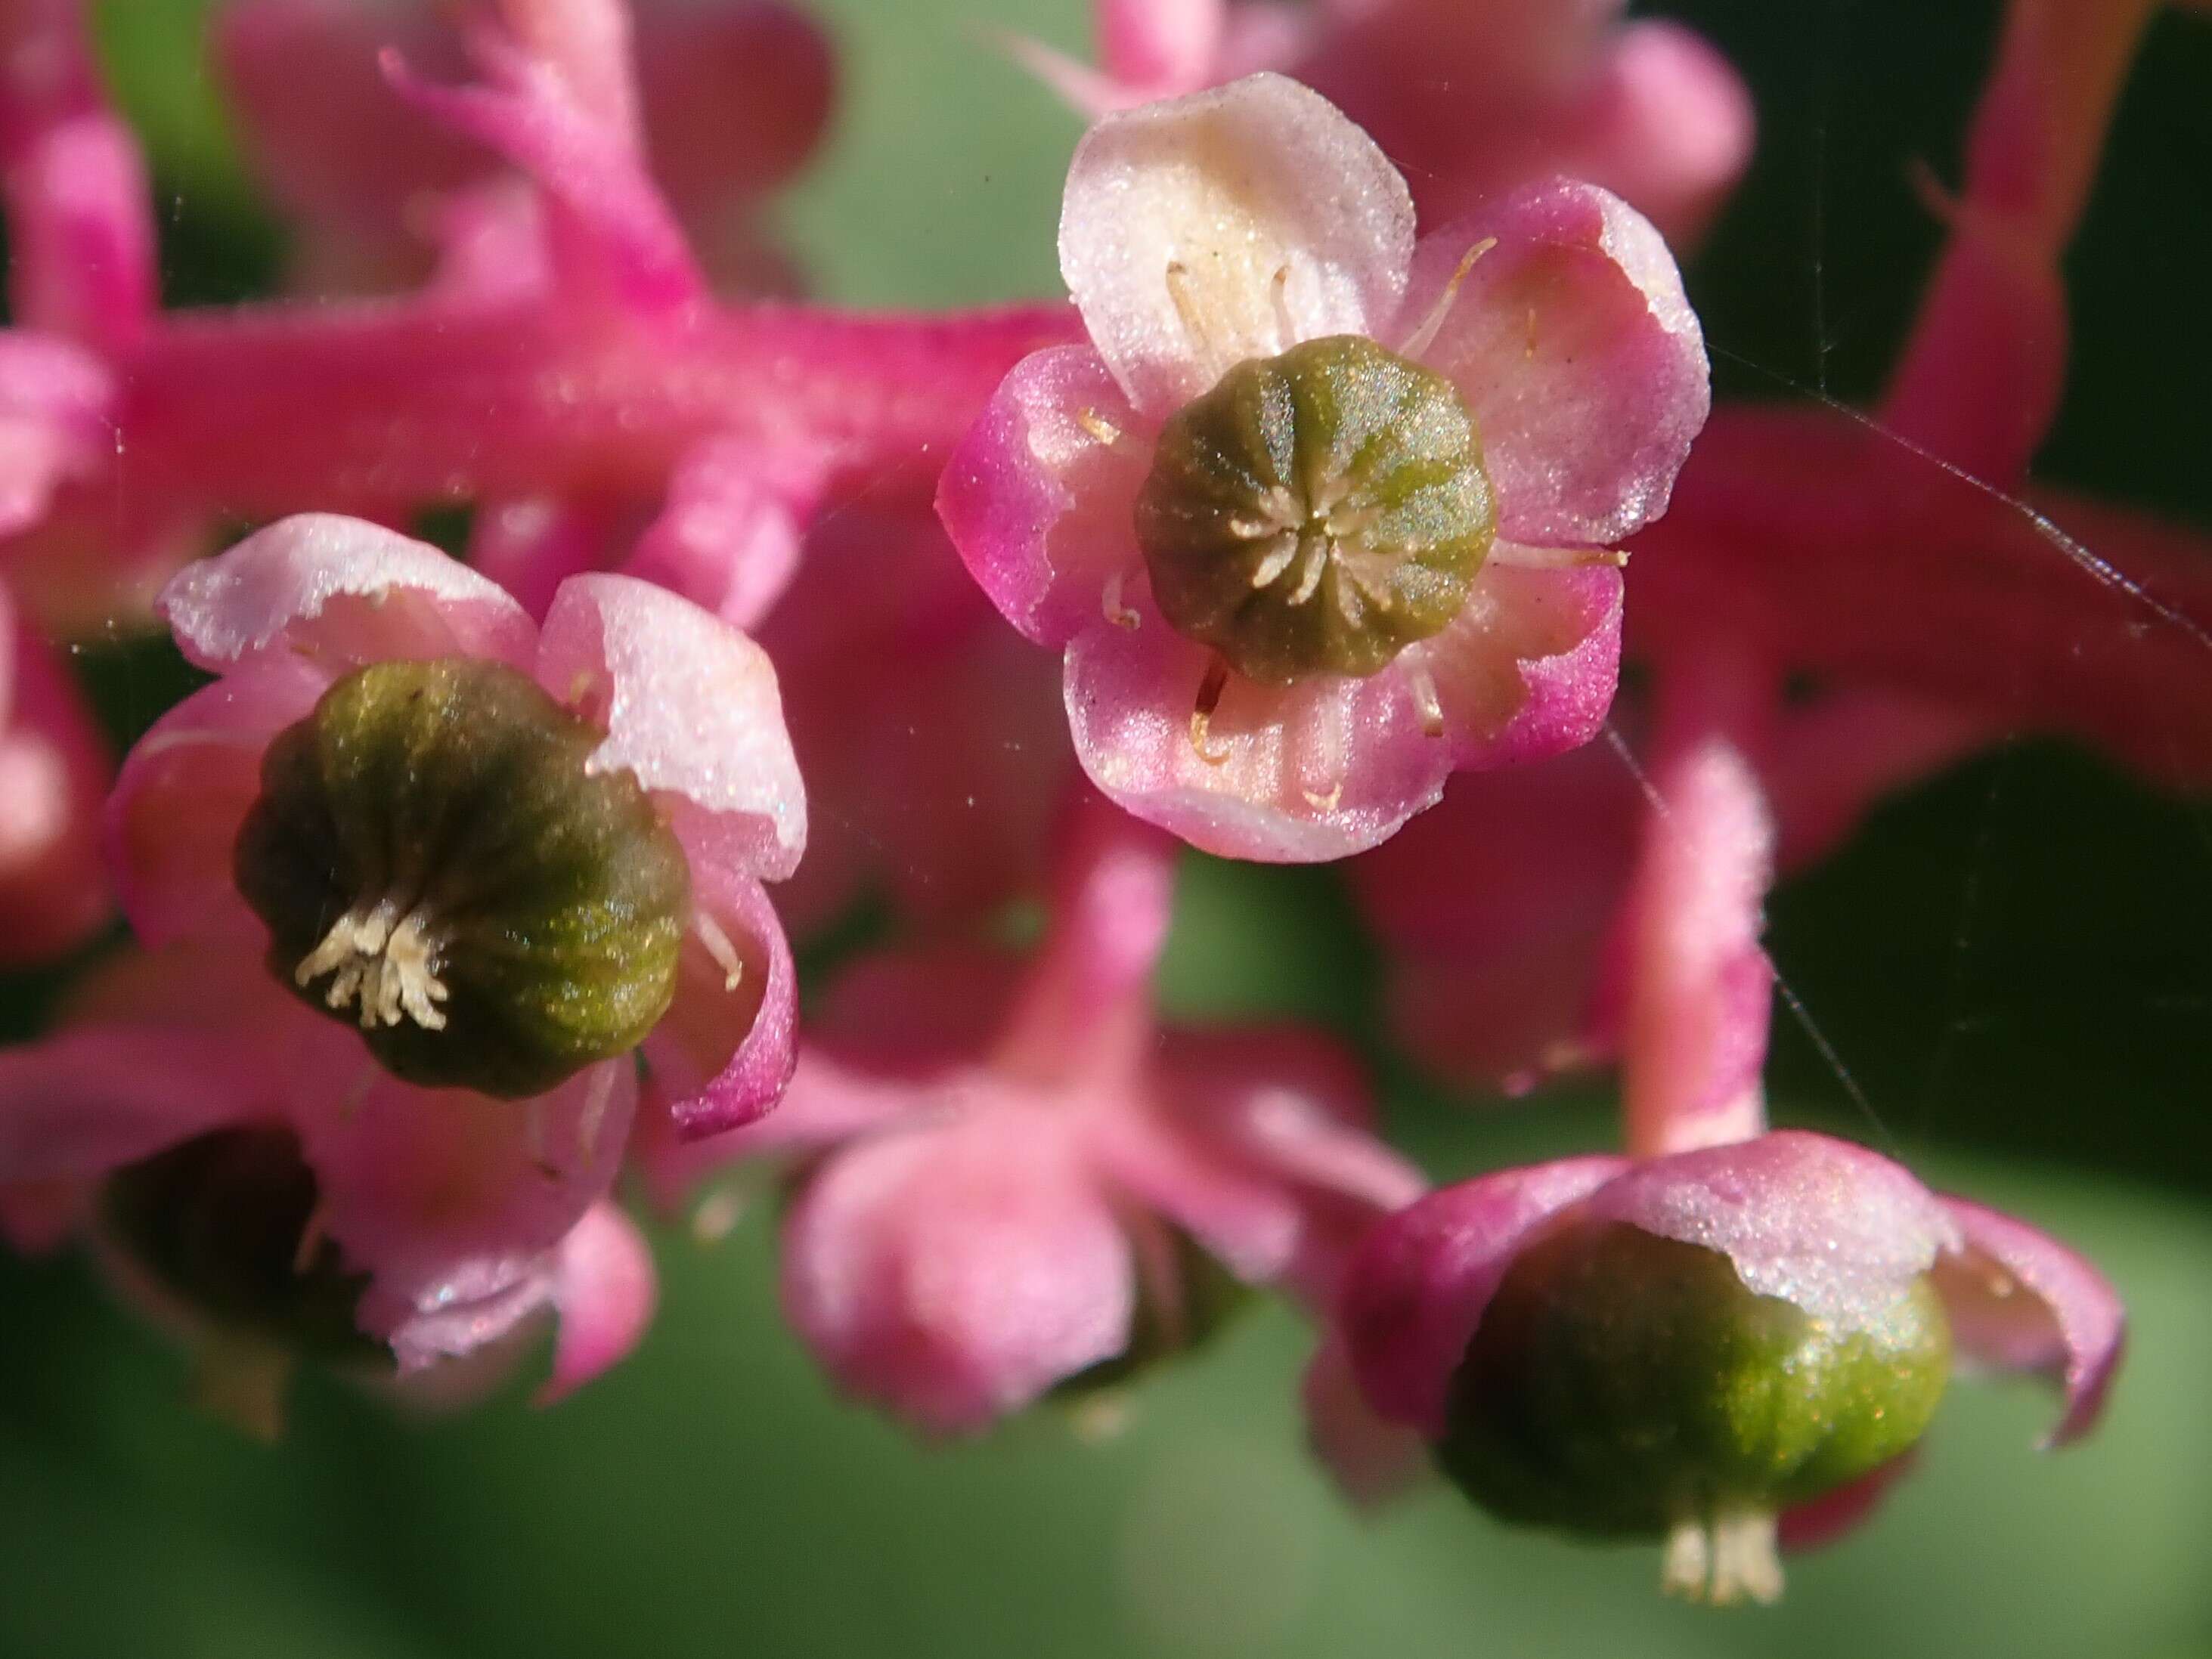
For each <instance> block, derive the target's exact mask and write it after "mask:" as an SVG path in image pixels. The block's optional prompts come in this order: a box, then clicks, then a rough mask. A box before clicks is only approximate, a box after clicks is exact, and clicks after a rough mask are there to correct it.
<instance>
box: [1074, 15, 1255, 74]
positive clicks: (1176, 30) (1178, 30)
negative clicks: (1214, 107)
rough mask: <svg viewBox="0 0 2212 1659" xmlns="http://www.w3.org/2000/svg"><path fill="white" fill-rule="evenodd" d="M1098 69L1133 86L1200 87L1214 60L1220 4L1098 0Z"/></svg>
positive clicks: (1223, 20) (1223, 23)
mask: <svg viewBox="0 0 2212 1659" xmlns="http://www.w3.org/2000/svg"><path fill="white" fill-rule="evenodd" d="M1093 15H1094V18H1095V22H1094V25H1093V27H1095V29H1096V31H1097V37H1098V64H1099V67H1100V68H1101V69H1103V70H1105V71H1106V73H1107V74H1108V75H1109V76H1113V78H1114V79H1115V80H1116V81H1121V82H1127V83H1128V84H1130V85H1133V86H1139V87H1157V88H1163V89H1164V90H1169V91H1174V92H1185V91H1188V90H1189V89H1191V88H1194V87H1199V86H1203V85H1204V84H1205V83H1206V78H1207V76H1208V75H1209V73H1210V71H1211V70H1212V68H1213V66H1214V64H1215V62H1216V60H1217V59H1218V58H1219V56H1220V52H1221V42H1222V37H1223V35H1224V34H1225V32H1226V30H1227V27H1228V23H1229V7H1228V5H1227V3H1226V0H1098V3H1097V6H1095V7H1094V8H1093Z"/></svg>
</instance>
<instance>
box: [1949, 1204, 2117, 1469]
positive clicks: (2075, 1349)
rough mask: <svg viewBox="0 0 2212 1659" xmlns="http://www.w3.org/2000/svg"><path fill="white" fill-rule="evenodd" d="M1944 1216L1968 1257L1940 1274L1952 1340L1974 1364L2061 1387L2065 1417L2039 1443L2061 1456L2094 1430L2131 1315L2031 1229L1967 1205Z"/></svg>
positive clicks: (2101, 1280)
mask: <svg viewBox="0 0 2212 1659" xmlns="http://www.w3.org/2000/svg"><path fill="white" fill-rule="evenodd" d="M1943 1207H1944V1209H1945V1210H1947V1211H1948V1212H1949V1214H1950V1218H1951V1219H1952V1220H1953V1221H1954V1223H1956V1224H1957V1226H1958V1228H1959V1231H1960V1233H1962V1234H1963V1235H1964V1236H1965V1238H1966V1248H1965V1249H1964V1250H1962V1251H1961V1252H1960V1254H1958V1255H1955V1256H1949V1257H1946V1258H1945V1260H1944V1261H1942V1263H1940V1264H1939V1265H1938V1266H1937V1267H1936V1285H1937V1286H1938V1287H1939V1288H1940V1289H1941V1290H1942V1292H1943V1305H1944V1308H1945V1310H1946V1311H1948V1313H1949V1314H1950V1316H1951V1334H1952V1338H1953V1340H1954V1341H1955V1342H1956V1343H1957V1344H1958V1346H1959V1349H1960V1353H1961V1355H1962V1356H1964V1357H1965V1358H1967V1359H1969V1360H1971V1361H1972V1362H1973V1363H1974V1364H1978V1365H1983V1366H1987V1367H1990V1368H1991V1369H1994V1370H2016V1371H2033V1372H2034V1373H2036V1374H2037V1375H2039V1376H2045V1377H2047V1378H2049V1379H2050V1380H2051V1382H2053V1383H2057V1384H2059V1385H2060V1386H2061V1387H2062V1388H2063V1389H2064V1391H2065V1398H2066V1409H2065V1412H2064V1413H2063V1415H2062V1416H2061V1417H2060V1418H2059V1419H2058V1425H2057V1427H2056V1428H2054V1429H2053V1430H2051V1433H2050V1436H2049V1437H2048V1438H2047V1439H2046V1440H2045V1444H2046V1445H2051V1446H2063V1445H2065V1444H2066V1443H2068V1442H2069V1441H2073V1440H2078V1439H2080V1438H2081V1437H2082V1436H2083V1435H2085V1434H2087V1433H2088V1432H2089V1431H2090V1430H2091V1429H2093V1428H2094V1427H2096V1425H2097V1419H2098V1418H2099V1417H2100V1415H2101V1414H2102V1413H2103V1411H2104V1408H2105V1395H2106V1392H2107V1390H2109V1389H2111V1387H2112V1378H2113V1376H2114V1375H2115V1374H2116V1373H2117V1372H2118V1370H2119V1365H2120V1358H2121V1354H2122V1352H2124V1349H2125V1347H2126V1346H2127V1310H2126V1309H2125V1308H2124V1307H2123V1306H2122V1305H2121V1303H2120V1297H2119V1293H2118V1291H2115V1290H2114V1289H2113V1288H2112V1284H2111V1282H2110V1281H2109V1280H2108V1279H2106V1277H2105V1276H2104V1275H2103V1274H2102V1273H2099V1272H2098V1271H2097V1270H2096V1268H2094V1267H2092V1266H2091V1265H2090V1264H2089V1263H2088V1262H2087V1261H2085V1260H2083V1259H2082V1257H2081V1256H2080V1255H2076V1254H2075V1252H2074V1251H2072V1250H2070V1249H2067V1248H2066V1246H2064V1245H2063V1244H2061V1243H2059V1242H2058V1241H2057V1239H2055V1238H2052V1237H2051V1236H2050V1235H2049V1234H2047V1233H2041V1232H2038V1231H2036V1230H2035V1229H2034V1228H2033V1227H2031V1226H2029V1225H2027V1223H2025V1222H2022V1221H2017V1220H2015V1219H2014V1218H2012V1217H2010V1216H2008V1215H2000V1214H1999V1213H1998V1212H1996V1211H1995V1210H1989V1209H1984V1207H1983V1206H1980V1205H1978V1204H1974V1203H1970V1202H1968V1201H1967V1200H1965V1199H1960V1198H1947V1199H1945V1200H1943Z"/></svg>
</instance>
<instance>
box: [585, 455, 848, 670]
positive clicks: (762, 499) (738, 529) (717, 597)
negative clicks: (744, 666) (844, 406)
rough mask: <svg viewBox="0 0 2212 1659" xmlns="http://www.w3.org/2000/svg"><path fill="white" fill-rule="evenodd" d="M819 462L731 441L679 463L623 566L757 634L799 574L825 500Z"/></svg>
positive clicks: (631, 572)
mask: <svg viewBox="0 0 2212 1659" xmlns="http://www.w3.org/2000/svg"><path fill="white" fill-rule="evenodd" d="M822 488H823V477H822V468H821V465H820V463H819V461H818V459H816V458H814V457H811V456H799V455H776V454H774V453H769V452H765V451H763V450H762V449H760V448H759V447H757V446H756V445H752V444H746V443H739V442H735V441H722V442H718V443H707V444H702V445H701V446H700V447H698V448H697V449H696V450H694V451H692V452H691V453H690V454H688V455H686V456H685V457H684V459H682V460H681V461H679V462H678V464H677V467H676V471H675V473H674V475H673V476H672V477H671V478H670V479H669V481H668V500H667V502H666V504H665V506H664V507H662V509H661V513H660V516H659V518H657V519H655V520H653V523H652V525H651V526H649V527H648V528H647V530H646V532H645V533H644V535H643V536H641V538H639V540H638V544H637V548H636V550H635V552H634V553H633V554H632V555H631V556H630V558H629V562H627V563H626V564H625V565H624V566H623V571H624V573H625V574H629V575H632V576H636V577H639V578H641V579H642V580H647V581H650V582H654V583H657V584H658V585H659V586H662V587H665V588H668V589H669V590H670V591H671V592H677V593H680V594H682V595H683V596H684V598H685V599H690V601H691V602H692V603H693V604H695V605H699V606H701V607H702V608H703V609H705V610H708V611H713V612H714V614H715V615H716V616H718V617H720V618H721V619H722V620H723V621H724V622H726V623H729V624H730V625H731V626H732V627H733V628H744V629H751V628H756V627H757V626H758V625H759V623H760V622H761V620H762V618H763V617H766V616H767V615H768V613H769V611H770V610H772V609H773V608H774V607H775V603H776V601H777V600H778V599H781V598H782V597H783V592H784V589H785V588H787V587H788V586H790V585H791V579H792V577H793V575H794V574H796V573H797V571H798V568H799V531H800V526H801V525H802V524H803V523H804V521H805V519H806V518H807V517H809V516H810V515H811V513H812V511H813V509H814V507H815V506H816V504H817V502H818V501H819V500H820V498H821V494H822Z"/></svg>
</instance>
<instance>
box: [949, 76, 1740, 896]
mask: <svg viewBox="0 0 2212 1659" xmlns="http://www.w3.org/2000/svg"><path fill="white" fill-rule="evenodd" d="M1060 264H1061V270H1062V271H1063V273H1064V274H1065V275H1066V278H1067V282H1068V285H1069V287H1070V289H1072V290H1073V294H1074V296H1075V301H1076V304H1077V307H1078V308H1079V311H1080V312H1081V313H1082V315H1083V319H1084V321H1085V325H1086V326H1087V327H1088V329H1089V331H1090V334H1091V345H1090V346H1088V347H1083V346H1073V347H1061V348H1054V349H1048V350H1045V351H1041V352H1037V353H1036V354H1034V355H1033V356H1030V357H1029V358H1028V359H1026V360H1025V361H1024V362H1022V363H1020V364H1019V365H1018V366H1017V367H1016V368H1015V369H1014V371H1013V373H1012V374H1010V375H1009V376H1008V377H1007V379H1006V383H1005V385H1004V386H1001V387H1000V391H999V392H998V395H997V397H996V398H994V400H993V402H992V404H990V405H989V407H988V408H987V410H985V411H984V414H983V416H982V418H981V421H980V422H978V423H977V424H976V426H975V428H974V430H973V431H972V432H971V433H970V434H969V436H968V438H967V439H966V441H964V442H963V444H962V445H961V447H960V448H959V449H958V450H957V452H956V453H955V454H954V455H953V457H952V459H951V465H949V466H948V468H947V470H946V472H945V482H944V483H943V486H942V487H941V489H940V491H939V511H940V512H941V513H942V514H943V516H944V518H945V524H946V526H947V527H948V528H949V529H950V530H951V533H952V538H953V540H954V542H955V544H957V546H958V547H959V549H960V551H961V554H962V556H963V558H965V560H966V561H967V562H968V567H969V570H970V571H971V572H972V573H973V574H974V575H975V578H976V580H978V581H979V582H980V583H981V585H982V586H983V588H984V590H985V591H986V592H988V593H989V594H990V595H991V597H992V599H994V601H995V602H996V603H997V605H998V606H999V608H1000V611H1003V612H1004V613H1005V614H1006V617H1008V619H1009V620H1011V621H1012V622H1013V623H1014V624H1015V625H1016V626H1017V627H1018V628H1019V629H1022V631H1023V632H1024V633H1025V634H1027V635H1029V636H1030V638H1031V639H1033V640H1036V641H1038V642H1039V643H1041V644H1044V645H1048V646H1052V647H1060V648H1062V649H1064V651H1065V653H1066V662H1065V681H1066V702H1067V709H1068V716H1069V720H1070V723H1071V726H1072V728H1073V733H1074V738H1075V744H1076V750H1077V753H1078V755H1079V757H1080V759H1081V761H1082V763H1083V765H1084V768H1085V770H1086V771H1087V772H1088V773H1089V774H1090V775H1091V778H1092V779H1093V781H1096V782H1097V785H1098V786H1099V787H1101V788H1102V789H1103V790H1104V791H1105V792H1106V793H1107V794H1109V796H1111V797H1112V798H1113V799H1115V800H1116V801H1117V802H1119V803H1120V804H1121V805H1123V806H1125V807H1126V808H1127V809H1128V810H1129V811H1132V812H1133V813H1135V814H1136V815H1137V816H1139V817H1143V818H1146V819H1147V820H1149V821H1150V822H1152V823H1158V824H1160V825H1162V826H1164V827H1165V828H1167V829H1171V830H1173V831H1175V832H1176V834H1178V835H1181V836H1183V837H1184V838H1185V839H1187V840H1188V841H1190V842H1194V844H1196V845H1198V846H1200V847H1204V848H1207V849H1209V850H1211V851H1214V852H1219V853H1225V854H1231V855H1234V856H1240V857H1247V858H1264V859H1274V860H1322V859H1331V858H1337V857H1340V856H1342V855H1344V854H1348V853H1352V852H1355V851H1358V850H1359V849H1360V848H1365V847H1370V846H1373V845H1374V844H1376V842H1380V841H1383V840H1384V839H1386V838H1387V837H1388V836H1389V835H1391V834H1392V833H1393V832H1394V831H1395V829H1397V828H1398V827H1399V825H1401V823H1404V822H1405V821H1406V819H1407V818H1408V817H1411V816H1412V815H1413V813H1415V812H1417V811H1420V810H1421V809H1422V808H1423V807H1425V806H1426V805H1430V804H1431V803H1432V802H1433V801H1434V800H1435V799H1437V795H1438V793H1439V792H1440V791H1441V789H1442V787H1443V781H1444V779H1445V778H1446V777H1447V776H1448V775H1449V774H1450V773H1452V772H1453V771H1455V770H1458V769H1466V768H1477V767H1485V766H1492V765H1497V764H1500V763H1505V762H1508V761H1513V760H1520V759H1526V758H1529V757H1534V756H1538V755H1543V754H1548V753H1551V752H1553V751H1555V750H1560V749H1565V748H1571V747H1572V746H1574V745H1575V744H1578V743H1581V742H1583V741H1584V740H1585V739H1587V738H1589V735H1590V733H1591V732H1593V731H1594V730H1595V727H1596V725H1597V723H1598V722H1599V720H1601V718H1602V716H1603V714H1604V710H1605V708H1606V706H1607V702H1608V701H1609V700H1610V698H1611V696H1612V694H1613V682H1614V675H1615V670H1616V665H1617V660H1618V650H1619V644H1620V605H1621V583H1620V571H1619V569H1618V568H1617V565H1618V559H1617V557H1616V556H1613V555H1611V554H1608V553H1607V552H1605V551H1604V550H1605V549H1606V548H1607V546H1609V544H1612V543H1613V542H1615V541H1618V540H1619V539H1620V538H1622V537H1624V536H1626V535H1628V534H1629V533H1631V532H1633V531H1634V530H1636V529H1637V528H1638V527H1639V526H1642V525H1644V524H1646V523H1648V522H1649V521H1650V520H1652V519H1654V518H1656V516H1657V515H1658V514H1659V513H1661V512H1662V511H1663V510H1664V508H1665V506H1666V501H1667V495H1668V489H1669V487H1670V485H1671V483H1672V482H1673V479H1674V473H1675V471H1676V469H1677V468H1678V467H1679V466H1680V465H1681V462H1682V459H1683V457H1684V456H1685V455H1686V453H1688V448H1689V445H1690V442H1691V440H1692V438H1693V437H1694V436H1695V435H1696V434H1697V431H1698V429H1699V426H1700V425H1701V424H1702V423H1703V422H1704V420H1705V413H1706V410H1707V408H1708V406H1709V401H1710V391H1709V386H1708V383H1707V375H1706V365H1705V348H1704V343H1703V340H1702V337H1701V336H1700V334H1699V329H1698V325H1697V320H1696V319H1695V318H1694V317H1693V316H1692V314H1691V312H1690V309H1689V307H1688V304H1687V302H1686V300H1685V299H1684V297H1683V294H1682V289H1681V285H1680V278H1679V276H1678V275H1677V273H1676V271H1675V270H1674V262H1673V260H1672V258H1670V257H1669V256H1668V252H1667V250H1666V247H1665V246H1664V244H1663V243H1662V242H1661V240H1659V237H1658V235H1657V234H1656V232H1655V231H1653V230H1652V228H1650V225H1649V224H1647V223H1646V222H1644V220H1643V219H1642V218H1640V217H1639V216H1638V215H1637V214H1636V213H1635V212H1634V211H1633V210H1631V209H1629V208H1628V207H1626V205H1625V204H1622V203H1621V202H1620V201H1618V200H1617V199H1615V198H1614V197H1611V196H1608V195H1607V194H1606V193H1605V192H1604V191H1600V190H1596V189H1594V188H1592V187H1589V186H1587V185H1573V184H1566V183H1554V184H1548V185H1539V186H1534V187H1532V188H1529V189H1528V190H1525V191H1521V192H1519V193H1517V194H1516V195H1514V196H1511V197H1508V198H1505V199H1504V200H1501V201H1498V202H1496V203H1494V204H1491V205H1490V206H1488V207H1487V208H1486V209H1485V210H1483V211H1482V212H1481V213H1480V214H1478V215H1476V216H1474V217H1472V218H1470V219H1468V221H1466V222H1463V223H1462V224H1461V225H1459V226H1457V227H1455V228H1451V229H1449V230H1445V231H1443V232H1440V233H1437V234H1434V235H1431V237H1429V238H1428V239H1427V240H1425V241H1424V242H1423V243H1422V244H1421V245H1420V246H1419V247H1418V248H1416V246H1415V245H1414V240H1413V207H1412V204H1411V203H1410V201H1409V200H1408V198H1407V193H1406V186H1405V183H1404V181H1403V179H1401V178H1400V177H1399V175H1398V173H1397V172H1396V171H1395V169H1394V168H1393V167H1391V166H1390V164H1389V161H1388V160H1387V159H1386V158H1385V157H1384V156H1383V153H1382V152H1381V151H1380V150H1379V149H1376V147H1375V145H1374V144H1373V143H1371V142H1370V140H1369V139H1368V138H1367V137H1366V136H1365V135H1364V134H1363V133H1361V132H1360V131H1358V129H1357V128H1355V127H1353V126H1352V125H1351V124H1350V123H1349V122H1347V121H1346V120H1345V118H1343V117H1342V116H1341V115H1340V114H1338V113H1337V112H1336V111H1334V109H1332V108H1331V107H1330V106H1328V104H1327V103H1325V102H1323V101H1322V100H1321V99H1320V98H1319V97H1317V96H1316V94H1312V93H1310V92H1309V91H1307V90H1306V89H1305V88H1302V87H1300V86H1298V85H1297V84H1295V83H1294V82H1288V81H1285V80H1283V79H1280V78H1279V77H1277V76H1267V75H1261V76H1253V77H1252V78H1250V79H1249V80H1246V81H1242V82H1237V83H1236V84H1235V85H1233V86H1231V87H1228V88H1224V89H1222V90H1220V91H1218V92H1214V93H1207V94H1200V95H1197V96H1194V97H1190V98H1185V99H1179V100H1174V101H1172V102H1170V103H1166V104H1162V105H1158V106H1152V107H1149V108H1146V109H1141V110H1137V111H1133V112H1128V113H1127V114H1122V115H1115V116H1109V117H1108V118H1105V119H1104V120H1103V121H1101V122H1100V123H1099V124H1098V125H1097V126H1096V127H1095V128H1093V129H1092V131H1091V133H1090V134H1089V135H1088V136H1087V137H1085V140H1084V142H1083V143H1082V145H1081V146H1080V147H1079V149H1078V150H1077V152H1076V156H1075V160H1074V162H1073V167H1072V168H1071V170H1070V172H1069V175H1068V184H1067V194H1066V203H1065V206H1064V209H1063V213H1062V218H1061V224H1060Z"/></svg>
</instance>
